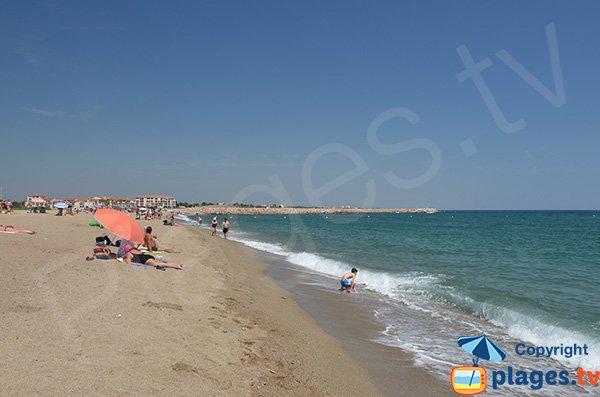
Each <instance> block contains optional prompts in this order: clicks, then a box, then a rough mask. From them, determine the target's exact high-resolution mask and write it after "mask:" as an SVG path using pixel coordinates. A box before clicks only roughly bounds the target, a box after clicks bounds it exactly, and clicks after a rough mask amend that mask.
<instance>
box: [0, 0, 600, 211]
mask: <svg viewBox="0 0 600 397" xmlns="http://www.w3.org/2000/svg"><path fill="white" fill-rule="evenodd" d="M599 12H600V3H598V2H594V1H578V2H568V1H560V2H559V1H530V2H522V1H486V2H477V1H453V2H448V1H327V2H323V1H259V2H248V1H170V2H167V1H103V2H92V1H21V2H7V3H5V4H3V12H2V13H1V14H0V68H1V69H0V70H1V73H0V87H2V88H1V90H0V188H1V191H2V195H3V196H4V197H5V198H10V199H13V200H23V199H25V197H26V196H27V195H28V194H33V193H42V194H46V195H48V196H56V197H73V196H79V197H85V196H92V195H107V196H117V197H129V196H135V195H140V194H170V195H174V196H175V197H176V198H177V199H178V200H180V201H190V202H202V201H206V202H209V201H212V202H235V201H239V202H252V203H273V202H274V203H281V204H295V205H352V206H361V207H425V206H431V207H436V208H441V209H597V208H599V197H600V184H599V183H598V181H599V180H600V156H599V155H598V148H600V137H599V135H598V130H599V124H600V113H599V112H598V110H597V108H598V104H599V97H598V92H599V88H600V79H599V78H598V75H597V73H598V70H600V68H599V66H600V65H599V61H600V53H599V52H598V48H600V46H599V44H600V43H599V41H600V25H598V23H597V15H598V13H599ZM469 60H472V64H471V66H469V62H470V61H469Z"/></svg>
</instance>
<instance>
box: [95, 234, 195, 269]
mask: <svg viewBox="0 0 600 397" xmlns="http://www.w3.org/2000/svg"><path fill="white" fill-rule="evenodd" d="M109 246H115V247H119V252H117V253H113V252H112V251H111V250H110V248H109ZM158 252H166V253H177V252H179V251H176V250H174V249H173V248H167V247H164V246H161V245H159V244H158V238H157V237H156V236H155V235H154V234H152V226H147V227H146V229H145V234H144V244H143V245H141V244H139V245H136V244H134V243H132V242H130V241H127V240H118V241H116V242H114V243H113V242H112V241H111V240H110V238H109V237H108V236H104V237H98V238H96V247H95V248H94V250H93V256H91V257H87V258H86V259H87V260H88V261H90V260H93V259H117V260H118V259H121V260H123V261H124V262H125V263H128V264H131V265H146V266H154V267H156V268H157V269H160V270H164V269H166V268H172V269H178V270H183V269H184V266H183V265H182V264H180V263H175V262H167V261H161V260H160V259H158V258H156V257H155V256H153V255H150V253H158Z"/></svg>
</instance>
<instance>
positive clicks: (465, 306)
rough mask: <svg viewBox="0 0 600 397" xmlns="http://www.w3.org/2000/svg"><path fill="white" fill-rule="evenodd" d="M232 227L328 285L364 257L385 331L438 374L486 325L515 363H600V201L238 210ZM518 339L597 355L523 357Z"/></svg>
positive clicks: (384, 339) (362, 267)
mask: <svg viewBox="0 0 600 397" xmlns="http://www.w3.org/2000/svg"><path fill="white" fill-rule="evenodd" d="M231 238H233V239H235V240H237V241H240V242H242V243H244V244H246V245H248V246H251V247H253V248H256V249H259V250H262V251H266V252H269V253H271V254H273V255H277V256H279V257H281V258H282V259H284V260H286V261H288V262H291V263H293V264H295V265H297V266H298V269H299V270H302V271H309V272H314V274H315V277H316V278H317V276H318V278H319V279H320V280H323V281H322V284H323V286H322V287H323V288H332V289H335V288H337V287H338V285H337V283H338V279H339V276H340V275H341V274H342V273H344V272H346V271H348V270H349V269H350V268H351V267H357V268H358V269H359V273H358V278H357V281H358V285H359V287H360V288H359V292H360V293H361V294H369V295H370V296H371V298H372V299H370V300H369V302H371V303H370V306H369V310H372V312H373V315H374V316H375V317H376V318H377V320H378V321H380V322H381V323H382V325H383V326H384V327H385V332H384V333H383V334H382V335H381V337H380V338H379V341H380V342H381V343H385V344H389V345H392V346H397V347H399V348H402V349H405V350H408V351H411V352H413V353H414V354H415V357H416V362H417V364H419V365H423V366H427V367H431V368H432V369H434V370H435V369H437V370H438V371H439V372H440V374H442V375H443V376H447V373H448V372H447V369H448V364H452V365H467V364H469V362H470V359H471V357H470V356H469V355H468V354H466V353H464V352H462V351H461V350H460V348H458V347H457V345H456V338H458V337H459V336H463V335H479V334H486V335H488V336H489V337H490V338H492V339H493V340H494V341H495V342H497V343H498V344H500V345H501V346H503V347H504V348H505V349H506V350H507V351H508V352H509V359H510V364H511V365H518V366H521V367H524V368H538V369H544V368H543V367H545V368H546V369H550V368H549V367H552V366H554V367H556V366H561V367H565V368H569V369H573V368H577V367H578V366H583V367H584V368H589V369H600V275H599V272H600V211H481V212H475V211H442V212H439V213H436V214H395V213H391V214H370V215H360V216H354V215H328V216H324V215H287V216H283V215H262V216H234V217H233V219H232V227H231ZM353 298H354V297H353ZM373 302H375V303H373ZM519 342H523V343H525V344H527V345H536V346H537V345H542V346H559V345H560V344H563V345H564V346H567V345H569V344H571V345H572V344H573V343H577V344H579V345H583V344H587V345H588V346H589V348H590V354H589V355H588V356H576V357H571V358H569V359H567V358H565V357H557V358H556V359H551V360H549V359H542V358H532V357H521V356H517V355H516V354H514V347H515V344H516V343H519Z"/></svg>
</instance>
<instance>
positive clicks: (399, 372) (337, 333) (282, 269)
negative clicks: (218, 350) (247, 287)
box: [254, 250, 450, 397]
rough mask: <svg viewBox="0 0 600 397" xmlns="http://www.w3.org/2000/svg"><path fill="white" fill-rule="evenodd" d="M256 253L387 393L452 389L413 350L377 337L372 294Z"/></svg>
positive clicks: (442, 392)
mask: <svg viewBox="0 0 600 397" xmlns="http://www.w3.org/2000/svg"><path fill="white" fill-rule="evenodd" d="M254 251H256V250H254ZM255 255H257V256H258V257H259V258H260V260H261V261H264V262H265V263H267V264H269V265H270V266H269V268H268V269H267V271H266V274H267V275H268V276H269V277H271V278H273V279H274V280H275V281H276V282H277V284H278V285H279V286H280V287H281V288H283V289H286V290H288V291H290V292H292V293H293V294H294V298H295V299H296V301H297V302H298V304H299V305H300V306H301V307H302V308H303V309H304V310H306V311H307V312H308V313H309V314H310V315H311V316H312V317H313V318H315V320H316V321H317V323H318V324H319V326H320V327H321V328H322V329H323V330H324V331H325V332H327V333H328V334H330V335H332V336H333V337H335V338H336V339H338V340H340V341H341V342H342V344H343V345H344V348H345V349H346V351H347V352H348V353H349V354H350V355H351V356H352V357H353V358H354V359H355V360H356V361H357V362H358V363H359V365H360V366H361V367H362V368H364V369H365V370H367V371H368V372H369V373H370V375H371V377H372V378H373V379H374V381H375V385H376V386H377V387H378V388H379V389H380V390H381V391H382V392H383V394H384V395H386V396H390V397H391V396H399V395H400V396H423V397H428V396H431V397H435V396H441V395H446V394H448V393H450V389H449V387H448V386H447V385H445V384H443V383H442V382H440V380H439V379H437V378H435V377H434V376H433V375H432V374H431V373H429V372H427V371H426V370H425V369H423V368H420V367H417V366H416V365H415V364H414V356H413V355H412V354H411V353H409V352H406V351H404V350H401V349H400V348H397V347H392V346H388V345H385V344H383V343H380V342H377V339H378V338H380V337H381V333H382V331H384V327H383V326H382V325H381V324H380V323H378V322H377V321H376V320H375V319H374V318H373V314H372V313H371V312H370V310H369V309H368V307H369V306H370V305H368V304H367V305H365V300H370V299H372V298H373V297H367V296H365V295H361V294H359V295H356V294H352V295H349V296H348V294H346V293H339V292H338V290H337V289H336V288H335V286H334V283H331V289H323V287H322V285H321V283H320V282H318V281H315V280H314V279H315V278H319V279H321V280H320V281H326V282H328V281H331V280H327V279H326V278H325V277H322V276H319V275H316V274H314V273H311V272H307V271H305V270H303V269H301V268H300V267H299V266H297V265H294V264H291V263H289V262H286V261H285V260H283V259H281V258H278V257H276V256H274V255H272V254H268V253H264V252H261V251H256V254H255ZM335 281H337V280H335ZM348 298H351V299H348ZM354 298H356V299H354ZM371 307H372V306H371Z"/></svg>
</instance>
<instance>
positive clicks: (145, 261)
mask: <svg viewBox="0 0 600 397" xmlns="http://www.w3.org/2000/svg"><path fill="white" fill-rule="evenodd" d="M123 260H125V262H127V263H130V264H131V263H141V264H142V265H152V266H155V267H156V268H157V269H158V268H160V267H161V266H162V267H170V268H173V269H179V270H183V269H184V267H183V265H181V264H179V263H173V262H161V261H159V260H156V259H155V258H154V257H153V256H152V255H147V254H143V253H142V251H140V250H138V249H135V248H134V247H133V246H132V245H128V246H126V247H125V256H124V257H123Z"/></svg>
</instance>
